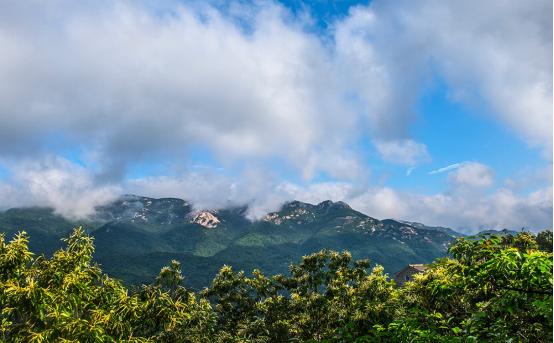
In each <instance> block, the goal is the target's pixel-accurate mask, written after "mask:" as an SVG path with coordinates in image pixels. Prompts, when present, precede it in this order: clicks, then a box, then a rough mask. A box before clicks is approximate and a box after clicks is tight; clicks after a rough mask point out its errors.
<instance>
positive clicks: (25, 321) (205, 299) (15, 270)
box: [0, 228, 552, 343]
mask: <svg viewBox="0 0 554 343" xmlns="http://www.w3.org/2000/svg"><path fill="white" fill-rule="evenodd" d="M548 237H550V239H551V237H552V236H551V234H550V236H548V234H542V233H541V234H539V235H538V236H537V237H535V236H534V235H532V234H530V233H526V232H523V233H520V234H518V235H517V236H503V237H498V236H492V237H489V238H486V239H483V240H480V241H478V240H467V239H458V240H457V241H456V243H455V244H454V245H453V246H452V247H451V249H450V254H451V258H443V259H439V260H436V261H435V262H434V263H433V264H431V265H429V267H428V269H427V270H426V272H425V273H421V274H417V275H415V278H414V281H412V282H407V283H406V284H405V286H404V287H403V288H399V287H397V286H396V285H395V283H394V281H391V280H389V278H388V277H387V275H386V274H384V272H383V268H382V267H381V266H376V267H373V268H372V269H369V267H370V263H369V261H367V260H354V259H353V258H352V256H351V255H350V253H348V252H342V253H338V252H334V251H328V250H322V251H320V252H317V253H314V254H311V255H308V256H304V257H303V258H302V260H301V261H300V263H298V264H293V265H291V266H290V273H289V274H288V275H282V274H277V275H273V276H266V275H264V274H263V273H262V272H260V271H259V270H255V271H254V272H253V273H252V276H247V275H246V274H245V273H244V272H242V271H238V272H237V271H234V270H233V269H232V268H231V267H229V266H224V267H223V268H221V270H220V271H219V273H218V274H217V275H216V276H215V278H214V279H213V281H212V284H211V286H210V287H208V288H205V289H204V290H203V291H201V292H198V293H195V292H193V291H191V290H190V289H187V288H186V287H185V286H184V285H183V281H184V276H183V274H182V271H181V265H180V263H179V262H177V261H175V260H174V261H171V263H170V265H169V266H167V267H164V268H162V269H161V271H160V273H159V275H158V277H157V278H156V281H155V282H154V283H153V284H151V285H142V286H140V287H135V288H131V289H127V288H126V287H125V286H124V285H123V284H122V283H121V282H120V281H118V280H115V279H112V278H110V277H108V276H107V275H105V274H103V273H102V271H101V269H100V267H99V266H98V265H97V264H96V263H95V262H94V260H93V252H94V245H93V239H92V238H91V237H90V236H88V235H86V234H85V233H84V231H83V230H82V229H81V228H77V229H75V230H74V231H73V233H72V234H71V235H69V237H68V238H66V239H64V240H63V243H64V248H63V249H60V250H58V251H56V252H55V253H54V254H53V255H52V257H51V258H47V257H45V256H38V257H34V256H33V254H32V253H31V252H30V251H29V249H28V243H29V242H28V237H27V235H26V234H25V233H20V234H18V235H16V236H15V237H14V238H13V239H12V240H11V241H10V242H7V243H6V242H5V240H4V236H3V235H0V340H1V341H6V342H52V341H60V342H337V343H338V342H473V341H478V342H481V341H487V342H489V341H490V342H549V341H552V252H551V249H550V250H549V249H548V245H545V243H544V242H545V241H548ZM550 248H551V247H550Z"/></svg>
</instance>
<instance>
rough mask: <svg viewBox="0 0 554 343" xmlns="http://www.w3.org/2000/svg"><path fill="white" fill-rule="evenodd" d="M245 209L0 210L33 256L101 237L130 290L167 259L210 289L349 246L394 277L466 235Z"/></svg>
mask: <svg viewBox="0 0 554 343" xmlns="http://www.w3.org/2000/svg"><path fill="white" fill-rule="evenodd" d="M246 213H247V208H246V207H234V208H226V209H206V210H195V209H194V208H193V206H192V204H191V203H189V202H187V201H185V200H182V199H177V198H161V199H155V198H148V197H141V196H136V195H126V196H123V197H121V198H119V199H117V200H116V201H113V202H112V203H110V204H108V205H104V206H100V207H98V208H97V211H96V213H95V214H94V215H93V216H92V217H90V218H89V219H87V220H81V221H73V220H69V219H67V218H64V217H62V216H60V215H57V214H56V213H55V212H54V211H53V210H52V209H49V208H14V209H9V210H7V211H5V212H2V213H0V231H2V232H5V233H6V234H7V236H8V237H10V236H12V235H13V234H14V233H16V232H17V231H20V230H25V231H27V232H28V233H29V234H30V236H31V241H30V247H31V250H32V251H34V252H35V253H39V254H40V253H45V254H51V253H52V252H53V251H54V250H56V249H57V248H59V247H60V246H61V242H60V241H59V239H60V238H61V237H63V236H64V235H67V233H68V232H70V230H71V229H72V228H73V227H74V226H77V225H83V226H84V227H85V229H86V230H87V232H89V233H90V234H91V235H92V236H94V238H95V245H96V252H95V258H96V260H97V261H98V262H99V263H100V264H101V265H102V267H103V268H104V269H105V270H106V271H107V272H109V273H110V274H112V275H114V276H115V277H118V278H121V279H123V280H124V281H126V282H128V283H132V284H136V283H140V282H149V281H152V279H153V278H154V276H155V275H156V274H157V273H158V271H159V270H160V268H161V267H162V266H164V265H166V264H167V263H168V262H169V261H170V260H172V259H176V260H179V261H181V262H182V264H183V269H184V273H185V276H186V283H187V284H188V285H190V286H192V287H195V288H201V287H203V286H206V285H207V284H208V283H209V282H210V281H211V278H212V277H213V276H214V275H215V274H216V272H217V271H218V270H219V268H220V267H221V266H222V265H224V264H228V265H232V266H233V267H234V268H236V269H244V270H247V271H249V270H253V269H255V268H258V269H261V270H262V271H263V272H266V273H268V274H269V273H285V272H287V269H288V266H289V264H290V263H291V262H293V261H297V260H298V259H299V258H300V257H301V256H303V255H306V254H309V253H312V252H315V251H318V250H320V249H333V250H349V251H350V252H351V253H352V254H353V256H354V257H355V258H368V259H370V261H371V262H372V264H381V265H383V266H384V267H385V270H386V271H387V272H388V273H390V274H392V273H394V272H396V271H398V270H399V269H400V268H402V267H403V266H405V265H406V264H408V263H428V262H431V261H432V260H434V259H435V258H437V257H441V256H444V255H445V254H446V252H447V248H448V245H449V243H451V242H452V241H453V240H454V239H455V238H456V237H459V236H461V234H459V233H457V232H455V231H453V230H451V229H448V228H443V227H429V226H425V225H424V224H420V223H411V222H406V221H399V220H393V219H385V220H378V219H375V218H372V217H370V216H368V215H366V214H363V213H361V212H358V211H356V210H354V209H352V208H351V207H350V206H349V205H348V204H346V203H344V202H340V201H338V202H333V201H329V200H328V201H323V202H321V203H319V204H315V205H314V204H309V203H305V202H300V201H292V202H288V203H286V204H284V205H283V206H282V207H281V209H280V210H279V211H277V212H272V213H269V214H267V215H266V216H264V217H263V218H261V219H259V220H255V221H251V220H249V219H248V218H247V217H246Z"/></svg>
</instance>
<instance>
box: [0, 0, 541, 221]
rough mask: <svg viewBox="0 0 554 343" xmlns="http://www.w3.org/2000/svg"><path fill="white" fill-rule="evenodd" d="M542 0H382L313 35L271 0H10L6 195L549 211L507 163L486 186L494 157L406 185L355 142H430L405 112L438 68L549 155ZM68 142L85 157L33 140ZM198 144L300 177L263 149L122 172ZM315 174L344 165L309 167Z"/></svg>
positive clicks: (422, 148) (259, 153)
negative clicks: (431, 188) (426, 190)
mask: <svg viewBox="0 0 554 343" xmlns="http://www.w3.org/2000/svg"><path fill="white" fill-rule="evenodd" d="M551 14H552V3H551V1H532V2H517V1H503V0H492V1H487V2H481V1H463V2H460V1H440V0H424V1H418V2H414V1H409V0H397V1H382V0H376V1H373V2H372V3H371V5H369V6H360V7H356V8H353V9H351V11H350V13H349V14H348V15H347V16H346V17H345V18H343V19H341V20H338V21H336V22H335V23H333V24H332V25H330V26H329V29H328V31H326V32H324V33H323V36H324V37H325V38H322V37H321V36H320V35H318V34H317V33H314V31H317V30H310V28H309V27H308V29H306V26H309V25H310V24H309V23H310V21H309V20H304V18H305V17H304V16H293V15H292V14H290V13H289V12H288V11H287V10H286V9H284V8H283V7H282V6H280V5H278V4H276V3H258V4H254V5H244V4H242V5H239V4H238V3H235V4H234V5H232V6H229V7H228V8H227V9H226V10H218V9H215V8H214V7H212V6H209V5H205V4H200V3H195V4H194V5H186V4H182V3H179V2H172V1H167V2H163V5H159V4H153V3H152V2H144V3H142V4H141V3H139V2H127V1H115V2H111V1H90V2H89V1H82V2H74V1H67V0H56V1H32V2H17V1H8V2H3V3H2V4H0V47H1V53H0V77H1V78H2V82H1V83H0V159H2V161H7V162H5V163H3V164H5V165H6V166H7V168H8V169H9V170H10V175H12V176H11V178H8V179H7V180H6V181H4V182H3V183H1V184H0V194H1V195H2V196H3V197H4V199H9V200H8V201H5V202H4V203H2V204H0V205H1V207H8V206H14V205H28V204H39V205H48V206H53V207H55V208H56V210H57V211H58V212H60V213H62V214H65V215H72V216H86V215H88V214H90V213H92V211H93V210H94V206H96V205H97V204H99V203H102V202H105V201H109V200H110V199H112V198H113V197H114V196H115V195H116V194H118V193H120V192H123V191H132V192H134V193H139V194H145V195H154V196H181V197H183V198H187V199H190V200H191V201H193V202H195V203H196V204H197V206H198V207H221V206H226V205H229V204H233V205H234V204H249V205H250V208H251V216H252V217H253V218H255V217H258V216H259V215H261V214H262V213H263V212H264V211H268V210H271V209H275V207H277V206H278V204H280V203H282V202H283V201H286V200H290V199H293V198H297V199H300V200H307V201H312V202H316V201H319V200H324V199H325V198H331V199H334V200H345V201H349V202H351V203H352V204H353V205H354V206H355V207H357V208H359V209H360V210H363V211H366V212H367V213H368V214H371V215H375V216H377V217H393V216H394V217H402V218H405V219H413V220H420V221H423V222H425V223H431V224H442V225H452V226H454V227H469V225H471V226H475V225H481V224H485V225H491V226H495V227H496V226H498V227H499V226H503V225H505V226H518V225H521V224H518V223H519V222H521V220H522V219H521V218H524V219H523V221H526V222H527V223H529V224H528V225H533V226H536V227H541V226H548V225H547V224H548V223H549V222H550V225H551V218H550V214H548V213H551V212H552V201H551V200H550V202H549V200H548V197H549V196H550V197H551V193H552V191H551V187H550V185H551V181H546V182H542V183H541V184H539V185H538V186H537V187H535V190H536V191H535V192H533V193H528V194H523V193H522V192H518V191H516V190H515V189H514V187H511V186H510V185H511V184H515V183H517V182H518V180H509V182H508V181H507V182H506V187H504V188H500V189H496V190H494V189H491V188H490V187H491V186H493V184H494V183H495V180H494V173H493V172H492V171H491V170H490V168H488V167H486V166H484V165H480V164H478V163H473V164H461V165H459V166H456V168H458V169H457V170H455V171H452V170H453V169H445V170H444V171H442V172H447V171H451V174H449V175H448V179H449V189H448V190H445V192H444V193H440V194H436V195H419V194H407V193H403V192H399V191H397V190H394V189H392V188H388V187H381V186H379V187H378V186H371V185H368V183H367V182H368V178H367V175H368V173H369V172H368V167H366V166H364V163H363V162H362V158H361V157H360V156H358V154H357V153H356V151H357V150H359V149H356V148H353V147H356V144H358V143H359V142H360V140H361V138H362V137H364V138H367V139H368V140H370V141H371V142H372V143H373V145H374V146H375V149H376V151H377V152H378V153H379V154H380V156H381V157H382V158H383V159H384V160H386V161H388V162H391V163H397V164H401V165H406V166H408V167H410V168H413V167H414V166H416V165H418V164H420V163H422V162H425V161H429V160H430V159H432V156H430V154H429V152H428V151H429V150H431V149H428V147H427V146H426V145H425V144H424V143H423V142H418V141H416V140H414V137H411V136H410V128H411V124H412V123H413V122H414V121H415V120H416V119H417V115H418V114H417V113H416V111H415V108H416V106H415V105H416V103H417V99H418V97H419V96H420V95H421V91H422V89H424V88H425V86H426V85H428V83H429V81H430V78H431V77H430V75H431V74H438V75H439V76H440V78H442V79H444V82H445V83H446V84H447V86H448V89H449V91H450V94H449V96H450V97H451V98H452V99H453V100H455V101H459V102H462V103H464V104H467V105H470V106H475V107H476V108H485V109H486V110H484V111H479V112H483V113H487V114H490V115H492V116H494V117H495V118H496V119H497V120H499V121H500V122H501V123H504V124H505V125H506V126H507V127H509V128H510V129H511V130H513V131H514V132H515V133H517V134H518V135H519V136H520V137H521V138H522V139H523V140H524V141H525V142H527V143H528V144H530V145H531V146H535V147H538V148H539V149H542V150H544V151H545V152H546V154H545V156H548V155H549V154H548V153H549V152H551V150H552V106H551V105H552V78H551V76H552V31H551V27H552V17H551ZM327 38H328V39H327ZM66 146H72V147H75V149H77V150H78V151H82V152H84V153H83V156H80V157H81V158H82V159H84V160H85V161H84V162H85V163H84V165H86V166H88V167H84V166H82V165H77V164H74V163H72V162H69V161H67V160H63V159H60V158H58V157H50V158H45V157H44V156H50V155H55V154H56V153H57V152H58V150H59V149H61V148H64V147H66ZM197 146H201V147H206V148H207V149H208V150H209V151H210V152H213V154H214V155H215V156H216V159H218V161H219V162H221V163H222V164H223V165H228V164H233V163H234V161H237V160H240V161H247V162H248V163H250V162H252V161H255V162H257V163H260V164H264V163H263V161H268V160H272V159H279V160H282V161H286V162H287V163H289V164H290V165H292V166H293V168H295V170H296V171H297V172H298V174H299V175H300V176H301V178H303V180H304V183H302V184H295V183H292V182H288V181H283V180H279V178H278V177H274V178H268V177H267V175H268V169H271V166H268V165H265V166H264V167H262V168H260V170H254V171H250V172H245V173H243V174H241V175H239V176H238V177H235V178H230V177H228V176H226V175H224V174H218V173H206V172H200V171H195V172H187V173H184V174H182V175H179V176H177V177H175V176H152V177H149V178H135V179H128V178H126V174H125V171H126V170H127V167H128V166H129V165H130V164H133V163H136V162H144V161H149V160H151V159H153V157H154V159H155V158H162V159H167V160H170V161H174V162H173V164H179V163H180V161H181V160H182V159H183V156H186V153H187V152H188V150H189V148H190V147H197ZM60 147H61V148H60ZM62 150H63V149H62ZM30 159H36V160H37V161H38V162H33V163H30V162H29V160H30ZM547 159H548V160H550V157H547ZM184 160H185V161H186V160H187V159H186V157H185V158H184ZM175 161H177V162H175ZM260 161H262V162H260ZM90 166H94V170H91V169H90ZM412 170H413V169H412ZM320 173H325V174H326V175H329V176H332V177H333V178H335V179H338V180H341V181H339V182H333V183H313V184H312V183H310V180H311V179H312V178H313V177H314V176H315V175H319V174H320ZM166 174H168V175H174V174H176V173H166ZM537 189H538V190H537ZM83 194H87V195H86V196H85V197H83ZM222 194H225V195H224V196H222ZM462 194H463V196H462ZM85 198H86V199H85ZM458 209H459V210H458ZM548 211H550V212H548ZM518 216H519V217H518ZM492 218H494V219H492ZM549 218H550V219H549Z"/></svg>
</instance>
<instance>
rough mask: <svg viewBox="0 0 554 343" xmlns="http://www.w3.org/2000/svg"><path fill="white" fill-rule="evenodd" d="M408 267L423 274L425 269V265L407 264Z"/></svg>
mask: <svg viewBox="0 0 554 343" xmlns="http://www.w3.org/2000/svg"><path fill="white" fill-rule="evenodd" d="M408 266H410V267H412V268H414V269H416V270H419V271H420V272H424V271H425V270H426V269H427V265H425V264H409V265H408Z"/></svg>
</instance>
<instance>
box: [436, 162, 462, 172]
mask: <svg viewBox="0 0 554 343" xmlns="http://www.w3.org/2000/svg"><path fill="white" fill-rule="evenodd" d="M465 163H467V162H460V163H454V164H451V165H448V166H446V167H442V168H439V169H435V170H431V171H430V172H429V174H430V175H433V174H440V173H444V172H447V171H451V170H455V169H458V168H460V167H461V166H463V165H464V164H465Z"/></svg>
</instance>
